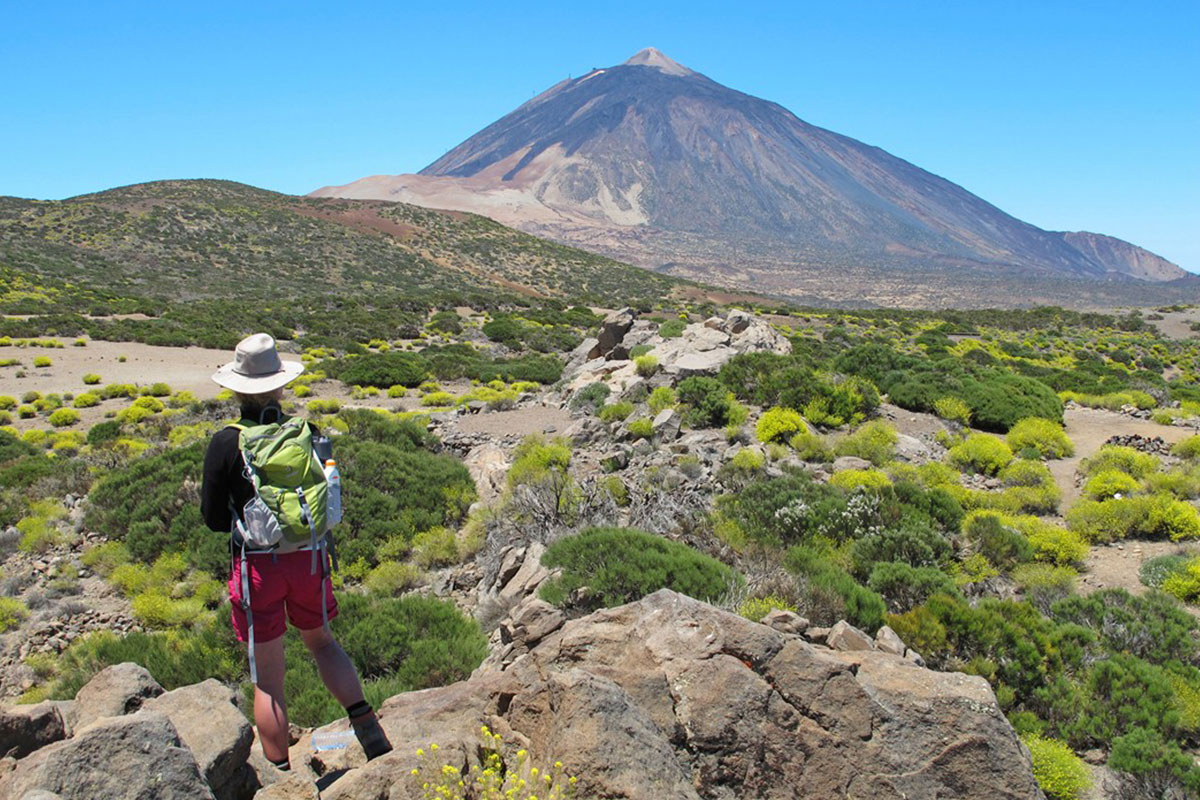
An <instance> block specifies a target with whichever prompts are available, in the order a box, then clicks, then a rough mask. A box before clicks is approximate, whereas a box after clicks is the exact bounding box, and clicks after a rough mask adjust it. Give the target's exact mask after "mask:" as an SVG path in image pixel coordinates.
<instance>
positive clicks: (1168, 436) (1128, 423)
mask: <svg viewBox="0 0 1200 800" xmlns="http://www.w3.org/2000/svg"><path fill="white" fill-rule="evenodd" d="M1063 421H1064V422H1065V423H1066V431H1067V436H1068V437H1069V438H1070V439H1071V441H1072V442H1073V443H1074V444H1075V455H1074V456H1072V457H1071V458H1064V459H1060V460H1058V461H1050V462H1048V463H1047V466H1049V467H1050V473H1051V474H1052V475H1053V476H1054V481H1055V483H1057V484H1058V488H1059V489H1060V490H1061V491H1062V504H1061V507H1062V508H1063V509H1067V508H1070V507H1071V506H1072V505H1073V504H1074V503H1075V501H1076V500H1078V499H1079V496H1080V492H1079V487H1077V486H1076V485H1075V472H1076V470H1078V469H1079V464H1080V462H1082V461H1083V460H1084V459H1085V458H1090V457H1091V456H1094V455H1095V454H1096V451H1097V450H1099V449H1100V447H1101V445H1103V444H1104V443H1105V442H1107V441H1108V439H1109V437H1112V436H1129V435H1131V434H1135V433H1136V434H1139V435H1141V436H1148V437H1155V436H1161V437H1162V438H1163V440H1164V441H1166V442H1170V443H1171V444H1174V443H1175V442H1178V441H1181V440H1183V439H1186V438H1188V437H1189V436H1192V435H1194V434H1195V431H1194V430H1192V429H1191V428H1178V427H1175V426H1173V425H1159V424H1158V423H1156V422H1150V421H1149V420H1144V419H1135V418H1133V417H1130V416H1126V415H1125V414H1118V413H1117V412H1115V411H1106V410H1104V409H1099V408H1068V409H1067V410H1066V412H1065V413H1064V415H1063Z"/></svg>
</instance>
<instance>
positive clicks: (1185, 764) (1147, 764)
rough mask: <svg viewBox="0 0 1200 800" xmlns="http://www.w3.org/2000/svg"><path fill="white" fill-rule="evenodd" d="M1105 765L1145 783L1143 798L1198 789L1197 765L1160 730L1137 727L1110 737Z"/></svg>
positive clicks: (1197, 790) (1185, 793) (1191, 791)
mask: <svg viewBox="0 0 1200 800" xmlns="http://www.w3.org/2000/svg"><path fill="white" fill-rule="evenodd" d="M1108 766H1109V767H1111V768H1112V769H1115V770H1120V771H1121V772H1124V773H1128V774H1130V775H1133V776H1135V778H1144V779H1145V780H1146V782H1147V785H1146V787H1145V788H1146V791H1145V792H1144V793H1143V794H1142V796H1144V797H1154V796H1158V797H1169V796H1171V794H1168V792H1171V793H1172V794H1174V795H1175V796H1178V797H1186V796H1189V795H1193V796H1194V795H1195V794H1196V793H1197V792H1200V768H1197V767H1196V763H1195V761H1194V760H1193V759H1192V756H1190V755H1188V754H1186V753H1184V752H1183V751H1182V750H1180V748H1179V744H1178V743H1176V742H1174V741H1171V740H1169V739H1166V738H1164V737H1163V734H1162V733H1161V732H1160V731H1157V730H1154V729H1152V728H1148V727H1136V728H1133V729H1132V730H1131V731H1130V732H1129V733H1127V734H1125V735H1124V736H1118V737H1117V738H1115V739H1114V740H1113V743H1112V752H1111V753H1110V754H1109V756H1108Z"/></svg>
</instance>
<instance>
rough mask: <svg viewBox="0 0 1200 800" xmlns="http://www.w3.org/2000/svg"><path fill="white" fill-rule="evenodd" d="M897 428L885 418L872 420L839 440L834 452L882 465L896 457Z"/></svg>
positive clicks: (898, 439)
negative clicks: (884, 419)
mask: <svg viewBox="0 0 1200 800" xmlns="http://www.w3.org/2000/svg"><path fill="white" fill-rule="evenodd" d="M898 441H900V437H899V435H898V434H897V433H896V429H895V428H893V427H892V426H891V425H889V424H887V423H886V422H884V421H883V420H878V419H877V420H872V421H871V422H868V423H866V424H865V425H863V426H862V427H861V428H859V429H858V430H856V431H855V432H854V433H852V434H850V435H849V436H847V437H845V438H844V439H842V440H841V441H839V442H837V444H836V445H835V446H834V452H835V453H836V454H837V455H839V456H855V457H857V458H863V459H866V460H867V461H870V462H871V463H872V464H874V465H875V466H877V467H881V466H883V465H884V464H886V463H888V462H889V461H891V460H892V459H893V458H894V457H895V448H896V442H898Z"/></svg>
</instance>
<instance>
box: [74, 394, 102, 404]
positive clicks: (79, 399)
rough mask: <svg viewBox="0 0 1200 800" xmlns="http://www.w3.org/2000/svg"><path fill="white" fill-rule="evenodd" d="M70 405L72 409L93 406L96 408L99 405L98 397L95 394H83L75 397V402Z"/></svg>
mask: <svg viewBox="0 0 1200 800" xmlns="http://www.w3.org/2000/svg"><path fill="white" fill-rule="evenodd" d="M71 405H72V406H73V407H74V408H92V407H93V406H98V405H100V395H98V394H96V393H95V392H83V393H82V394H78V395H75V400H74V401H72V403H71Z"/></svg>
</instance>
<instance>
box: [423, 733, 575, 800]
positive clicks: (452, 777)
mask: <svg viewBox="0 0 1200 800" xmlns="http://www.w3.org/2000/svg"><path fill="white" fill-rule="evenodd" d="M480 732H481V733H482V735H483V742H482V748H483V752H484V753H486V755H485V756H484V759H483V765H482V766H479V765H475V766H473V767H471V769H470V771H469V772H468V773H467V774H466V775H464V774H463V773H462V771H461V770H460V769H459V768H458V767H455V766H453V765H451V764H443V763H439V762H440V761H441V759H440V758H439V756H438V746H437V745H436V744H431V745H429V748H428V749H425V748H422V749H420V750H418V751H417V756H418V757H419V758H420V759H421V761H422V763H421V766H420V767H415V768H414V769H413V770H412V772H411V777H412V778H413V780H414V781H415V782H417V783H419V785H420V787H421V792H422V794H421V797H422V800H467V798H472V799H473V800H474V799H475V798H477V799H478V800H567V798H570V797H572V796H573V794H574V789H575V784H576V782H577V781H576V778H575V777H574V776H573V775H568V774H567V773H566V772H565V770H564V768H563V764H562V762H561V761H555V762H554V765H553V766H552V767H549V768H547V769H542V768H539V767H537V766H535V765H534V764H533V762H532V761H530V759H529V753H528V751H526V750H518V751H517V752H516V753H515V754H514V755H513V756H512V757H508V758H506V757H505V755H504V749H503V745H504V743H503V741H502V739H501V738H500V735H499V734H496V733H492V732H491V730H489V729H488V727H487V726H486V725H484V726H483V727H482V728H480Z"/></svg>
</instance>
